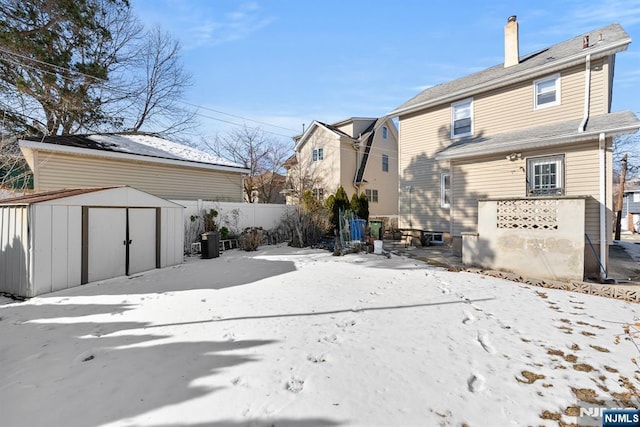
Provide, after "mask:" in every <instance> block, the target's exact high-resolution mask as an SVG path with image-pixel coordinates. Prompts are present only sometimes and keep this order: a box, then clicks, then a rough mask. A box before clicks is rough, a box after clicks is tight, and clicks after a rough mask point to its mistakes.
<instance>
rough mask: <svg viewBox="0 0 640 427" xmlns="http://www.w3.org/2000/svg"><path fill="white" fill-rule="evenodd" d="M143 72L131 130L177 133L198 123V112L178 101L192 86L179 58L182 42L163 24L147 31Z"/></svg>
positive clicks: (136, 97)
mask: <svg viewBox="0 0 640 427" xmlns="http://www.w3.org/2000/svg"><path fill="white" fill-rule="evenodd" d="M139 55H140V58H141V62H140V68H141V74H140V75H139V76H138V77H137V80H138V82H137V83H136V85H137V86H138V87H139V89H138V90H136V94H135V95H136V96H135V98H134V101H135V103H134V105H132V109H133V110H134V117H135V122H134V123H133V125H132V127H131V130H132V131H134V132H138V131H140V130H141V128H143V126H146V127H151V129H153V131H154V132H157V133H161V134H165V135H167V134H174V133H179V132H183V131H185V130H187V129H189V128H191V127H193V126H194V125H195V114H194V112H193V111H190V110H188V109H187V108H185V107H183V106H182V105H181V104H179V101H180V99H181V98H182V96H183V95H184V91H185V89H186V88H187V87H189V86H190V85H191V75H190V74H188V73H187V72H186V71H185V70H184V68H183V66H182V62H181V61H180V44H179V42H178V41H177V40H176V39H175V38H173V37H172V36H171V34H170V33H168V32H166V31H163V30H162V29H161V28H160V27H154V28H153V29H151V30H150V31H148V32H147V34H146V37H145V39H144V41H143V43H142V45H141V46H140V49H139Z"/></svg>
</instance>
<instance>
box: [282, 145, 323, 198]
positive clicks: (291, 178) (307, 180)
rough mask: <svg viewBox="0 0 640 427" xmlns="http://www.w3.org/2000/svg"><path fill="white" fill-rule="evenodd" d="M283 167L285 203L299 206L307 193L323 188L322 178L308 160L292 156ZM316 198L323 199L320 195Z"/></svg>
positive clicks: (312, 163)
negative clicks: (284, 173)
mask: <svg viewBox="0 0 640 427" xmlns="http://www.w3.org/2000/svg"><path fill="white" fill-rule="evenodd" d="M284 167H285V168H286V169H287V182H286V185H285V193H286V195H287V203H290V204H300V203H302V200H303V198H304V197H305V193H306V192H307V191H313V190H314V189H321V188H324V182H323V179H322V176H321V175H320V174H319V173H318V172H317V170H316V168H315V164H314V162H313V161H312V160H311V159H310V158H308V157H303V156H297V155H293V156H291V157H289V158H288V159H287V161H286V162H285V163H284ZM316 196H317V197H318V198H320V199H322V198H323V197H324V195H320V194H316Z"/></svg>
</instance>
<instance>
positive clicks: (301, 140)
mask: <svg viewBox="0 0 640 427" xmlns="http://www.w3.org/2000/svg"><path fill="white" fill-rule="evenodd" d="M317 129H325V130H327V131H329V132H331V133H333V134H334V135H336V136H337V137H338V138H347V139H349V140H352V141H355V139H353V138H352V137H351V136H349V135H347V134H346V133H344V132H342V131H341V130H340V129H338V128H336V127H335V126H333V125H330V124H327V123H323V122H321V121H318V120H314V121H313V123H311V125H310V126H309V127H308V128H307V130H306V131H305V132H304V133H303V134H302V135H296V136H294V137H293V139H294V141H296V146H295V147H294V151H299V150H301V149H302V147H303V146H304V144H306V143H307V141H308V140H309V138H310V137H311V135H312V134H313V133H314V132H315V131H316V130H317Z"/></svg>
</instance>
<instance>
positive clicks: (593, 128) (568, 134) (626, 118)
mask: <svg viewBox="0 0 640 427" xmlns="http://www.w3.org/2000/svg"><path fill="white" fill-rule="evenodd" d="M580 123H581V119H578V120H570V121H566V122H562V123H554V124H551V125H544V126H537V127H533V128H528V129H520V130H517V131H514V132H507V133H503V134H499V135H493V136H489V137H486V136H478V137H475V138H463V139H461V140H459V141H457V142H455V143H453V144H451V145H450V146H448V147H447V148H445V149H444V150H442V151H440V152H439V153H438V154H436V159H439V160H440V159H459V158H465V157H476V156H481V155H484V154H497V153H505V152H509V151H513V150H523V149H531V148H540V147H549V146H554V145H561V144H569V143H573V142H578V141H583V140H593V139H597V138H598V135H599V134H600V133H605V134H606V136H617V135H623V134H628V133H633V132H636V131H637V130H638V129H640V120H638V118H637V117H636V116H635V114H633V113H632V112H631V111H619V112H616V113H611V114H603V115H600V116H593V117H591V118H590V119H589V121H588V122H587V126H586V128H585V129H584V131H583V132H580V131H579V130H578V128H579V126H580Z"/></svg>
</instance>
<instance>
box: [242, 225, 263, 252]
mask: <svg viewBox="0 0 640 427" xmlns="http://www.w3.org/2000/svg"><path fill="white" fill-rule="evenodd" d="M262 235H263V231H262V228H256V227H251V228H246V229H245V230H244V231H243V232H242V234H240V238H239V239H238V243H239V245H240V249H242V250H244V251H247V252H250V251H257V250H258V246H260V243H261V242H262V237H263V236H262Z"/></svg>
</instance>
